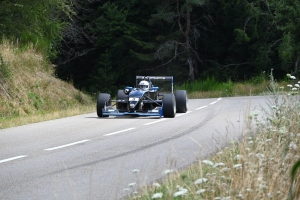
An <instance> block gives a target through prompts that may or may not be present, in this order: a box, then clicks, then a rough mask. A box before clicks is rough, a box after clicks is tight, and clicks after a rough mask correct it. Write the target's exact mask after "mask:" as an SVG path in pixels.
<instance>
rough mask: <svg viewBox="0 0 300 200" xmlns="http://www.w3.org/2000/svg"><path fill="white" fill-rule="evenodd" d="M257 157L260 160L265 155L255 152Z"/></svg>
mask: <svg viewBox="0 0 300 200" xmlns="http://www.w3.org/2000/svg"><path fill="white" fill-rule="evenodd" d="M255 155H256V157H257V158H259V159H260V160H263V159H264V158H265V155H264V154H262V153H257V154H255Z"/></svg>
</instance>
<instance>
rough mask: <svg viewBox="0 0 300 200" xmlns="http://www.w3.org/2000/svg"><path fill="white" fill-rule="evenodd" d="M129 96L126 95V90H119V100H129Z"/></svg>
mask: <svg viewBox="0 0 300 200" xmlns="http://www.w3.org/2000/svg"><path fill="white" fill-rule="evenodd" d="M127 97H128V95H127V94H125V93H124V90H118V93H117V100H119V99H127Z"/></svg>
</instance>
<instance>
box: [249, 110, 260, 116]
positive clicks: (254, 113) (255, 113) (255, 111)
mask: <svg viewBox="0 0 300 200" xmlns="http://www.w3.org/2000/svg"><path fill="white" fill-rule="evenodd" d="M259 112H260V111H259V110H254V111H252V113H251V114H252V115H254V116H257V115H258V114H259Z"/></svg>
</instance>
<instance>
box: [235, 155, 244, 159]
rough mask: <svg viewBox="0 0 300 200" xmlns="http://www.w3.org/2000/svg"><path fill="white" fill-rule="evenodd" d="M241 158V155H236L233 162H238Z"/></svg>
mask: <svg viewBox="0 0 300 200" xmlns="http://www.w3.org/2000/svg"><path fill="white" fill-rule="evenodd" d="M242 158H243V156H242V155H236V156H235V157H234V160H240V159H242Z"/></svg>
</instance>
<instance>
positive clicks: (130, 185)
mask: <svg viewBox="0 0 300 200" xmlns="http://www.w3.org/2000/svg"><path fill="white" fill-rule="evenodd" d="M135 185H136V183H129V184H128V187H134V186H135Z"/></svg>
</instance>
